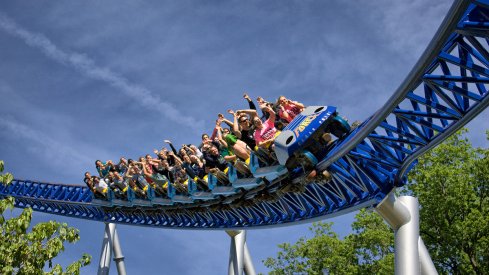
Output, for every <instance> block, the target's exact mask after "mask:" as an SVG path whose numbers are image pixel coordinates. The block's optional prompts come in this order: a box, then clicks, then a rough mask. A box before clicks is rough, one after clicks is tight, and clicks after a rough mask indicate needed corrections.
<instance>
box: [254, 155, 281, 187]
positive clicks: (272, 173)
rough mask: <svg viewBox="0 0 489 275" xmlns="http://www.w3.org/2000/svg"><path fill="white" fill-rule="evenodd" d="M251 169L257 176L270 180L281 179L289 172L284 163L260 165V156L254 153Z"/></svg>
mask: <svg viewBox="0 0 489 275" xmlns="http://www.w3.org/2000/svg"><path fill="white" fill-rule="evenodd" d="M250 171H251V173H252V174H253V176H255V178H264V179H266V180H267V181H268V182H273V181H275V180H280V179H282V178H284V177H285V176H286V175H287V173H288V171H287V168H286V167H285V166H283V165H273V166H266V167H260V163H259V162H258V157H257V156H256V155H255V154H253V153H251V155H250Z"/></svg>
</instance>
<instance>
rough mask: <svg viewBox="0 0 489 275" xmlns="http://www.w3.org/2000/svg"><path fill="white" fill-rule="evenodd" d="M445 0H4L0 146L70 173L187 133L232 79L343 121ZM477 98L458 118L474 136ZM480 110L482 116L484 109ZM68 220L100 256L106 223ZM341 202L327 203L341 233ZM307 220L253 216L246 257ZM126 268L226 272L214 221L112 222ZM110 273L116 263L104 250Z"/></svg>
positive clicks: (192, 134) (405, 65) (33, 175)
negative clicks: (159, 225)
mask: <svg viewBox="0 0 489 275" xmlns="http://www.w3.org/2000/svg"><path fill="white" fill-rule="evenodd" d="M450 4H451V3H450V1H441V0H440V1H419V0H415V1H409V2H407V1H387V0H376V1H358V2H353V1H102V2H101V1H81V2H74V1H3V2H1V3H0V45H2V49H1V51H0V60H1V65H0V159H3V160H5V162H6V168H7V170H8V171H10V172H12V173H13V174H14V175H15V176H16V177H17V178H22V179H33V180H41V181H49V182H63V183H73V184H81V183H82V177H83V173H84V172H85V171H86V170H89V171H95V170H94V166H93V162H94V160H96V159H102V160H106V159H118V158H119V157H120V156H127V157H131V158H135V157H138V156H141V155H144V154H146V153H148V152H151V151H152V149H153V148H160V147H161V146H162V145H163V140H164V139H171V140H173V141H174V143H175V144H178V145H179V144H182V143H198V141H199V139H200V134H202V133H204V132H210V130H211V128H212V125H213V121H214V120H215V119H216V115H217V113H219V112H223V113H224V112H225V110H227V109H228V108H233V109H240V108H245V107H246V106H247V105H246V104H245V101H244V100H243V98H242V94H243V91H248V93H249V94H250V95H251V96H252V97H253V98H256V97H257V96H262V97H264V98H265V99H269V100H274V99H276V98H277V97H278V96H279V95H285V96H287V97H289V98H291V99H294V100H298V101H301V102H303V103H304V104H306V105H328V104H329V105H334V106H337V107H338V108H339V110H340V112H341V113H342V114H343V115H344V116H346V117H348V118H349V119H350V120H351V121H353V120H362V119H365V118H367V117H368V116H370V115H371V114H373V112H375V111H376V110H377V109H378V108H380V107H381V106H382V105H383V104H384V103H385V101H386V100H387V99H388V98H389V97H390V95H391V94H392V93H393V92H394V91H395V89H396V88H397V86H398V85H399V84H400V83H401V81H402V80H403V79H404V77H405V76H406V75H407V73H408V72H409V71H410V70H411V68H412V66H413V65H414V63H415V62H416V60H417V59H418V57H419V56H420V55H421V53H422V51H423V50H424V49H425V47H426V45H427V44H428V42H429V41H430V40H431V38H432V36H433V35H434V33H435V31H436V29H437V28H438V26H439V24H440V23H441V21H442V19H443V17H444V15H445V14H446V12H447V11H448V9H449V6H450ZM487 114H488V112H487V111H486V112H484V113H482V114H480V115H479V117H478V118H477V119H476V120H474V121H473V122H472V123H471V124H469V128H470V130H471V136H470V138H471V140H472V142H473V143H474V144H475V145H478V146H485V147H487V142H486V141H485V134H484V131H485V130H486V129H489V125H488V120H487ZM484 118H485V119H484ZM53 218H55V219H57V220H59V221H66V222H68V223H69V224H71V225H72V226H75V227H77V228H79V229H80V232H81V238H82V239H81V241H80V242H79V243H77V244H76V245H74V246H70V247H69V248H68V249H67V252H66V253H64V254H63V255H62V256H61V257H60V258H59V262H61V263H68V262H71V261H73V260H74V259H76V257H77V256H78V255H81V253H82V252H88V253H90V254H92V255H93V257H94V263H93V264H92V265H91V266H90V267H88V268H85V269H84V270H83V274H93V273H94V272H95V270H96V268H97V263H98V258H99V253H100V246H101V240H102V237H103V226H104V225H103V224H101V223H94V222H87V221H83V220H76V219H68V218H62V217H55V216H51V215H47V214H41V213H37V214H36V215H35V218H34V220H35V221H46V220H49V219H53ZM351 220H352V215H347V216H345V217H341V218H337V219H333V221H335V222H336V226H335V228H336V229H337V231H338V232H339V233H340V234H342V235H344V234H347V233H348V230H349V229H348V228H349V223H350V222H351ZM307 227H308V225H307V224H305V225H297V226H291V227H285V228H276V229H267V230H253V231H249V233H248V245H249V248H250V251H251V254H252V257H253V258H254V264H255V266H256V269H257V271H258V272H266V269H265V267H264V266H263V265H262V263H261V260H263V259H265V258H266V257H267V256H272V255H275V254H276V251H277V248H276V246H277V244H279V243H281V242H287V241H288V242H292V241H294V240H296V239H298V238H299V237H300V236H303V235H307V234H308V232H307ZM118 231H119V235H120V237H121V238H122V249H123V252H124V254H125V256H126V264H127V270H128V272H129V274H142V273H143V272H145V273H148V274H155V273H162V272H161V271H162V270H166V273H167V274H224V273H226V270H227V260H228V251H229V238H228V237H227V235H226V234H225V233H224V232H221V231H214V232H206V231H180V230H174V229H151V228H142V227H130V226H118ZM112 271H113V273H115V266H113V270H112Z"/></svg>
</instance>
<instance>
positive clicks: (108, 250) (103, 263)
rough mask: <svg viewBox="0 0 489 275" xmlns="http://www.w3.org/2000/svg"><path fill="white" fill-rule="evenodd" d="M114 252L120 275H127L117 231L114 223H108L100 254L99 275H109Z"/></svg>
mask: <svg viewBox="0 0 489 275" xmlns="http://www.w3.org/2000/svg"><path fill="white" fill-rule="evenodd" d="M112 251H113V252H114V261H115V263H116V266H117V273H118V274H119V275H126V267H125V265H124V256H123V255H122V250H121V247H120V242H119V236H118V235H117V230H116V229H115V224H114V223H106V224H105V231H104V239H103V241H102V252H101V253H100V263H99V267H98V272H97V274H98V275H108V274H109V271H110V258H111V256H112Z"/></svg>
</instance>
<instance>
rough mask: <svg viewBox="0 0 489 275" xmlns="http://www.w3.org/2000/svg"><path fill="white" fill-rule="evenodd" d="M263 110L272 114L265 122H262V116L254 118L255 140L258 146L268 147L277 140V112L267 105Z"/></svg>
mask: <svg viewBox="0 0 489 275" xmlns="http://www.w3.org/2000/svg"><path fill="white" fill-rule="evenodd" d="M263 110H264V111H265V112H267V113H269V114H270V116H269V117H268V119H267V120H265V122H262V121H261V119H260V118H258V117H256V116H255V117H254V118H253V125H254V126H255V128H256V130H255V134H254V137H255V141H256V145H257V146H258V147H263V148H268V147H270V145H271V144H272V143H273V141H274V140H275V134H276V133H277V128H275V125H274V124H275V112H274V111H273V110H272V108H270V107H268V106H266V107H264V108H263Z"/></svg>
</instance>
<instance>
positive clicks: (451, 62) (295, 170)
mask: <svg viewBox="0 0 489 275" xmlns="http://www.w3.org/2000/svg"><path fill="white" fill-rule="evenodd" d="M488 84H489V1H487V0H479V1H455V2H454V4H453V5H452V7H451V9H450V11H449V12H448V14H447V16H446V18H445V19H444V21H443V23H442V24H441V26H440V28H439V29H438V31H437V33H436V34H435V36H434V38H433V39H432V41H431V42H430V44H429V45H428V47H427V49H426V50H425V51H424V53H423V54H422V56H421V57H420V59H419V60H418V62H417V63H416V64H415V66H414V68H413V69H412V70H411V72H410V73H409V74H408V76H407V77H406V78H405V80H404V81H403V82H402V84H401V85H400V86H399V88H398V89H397V90H396V91H395V93H394V94H393V95H392V96H391V98H389V100H388V101H387V102H386V103H385V104H384V106H383V107H382V108H380V109H379V110H378V111H376V112H375V113H374V114H373V115H372V116H370V117H368V118H367V119H365V120H364V121H363V122H362V123H361V124H360V125H358V127H356V128H354V129H349V128H345V133H342V134H338V135H337V136H338V139H336V140H335V141H334V142H333V143H331V144H328V145H322V144H320V143H319V141H317V140H315V139H314V136H315V135H317V133H318V132H320V131H323V130H324V129H322V128H324V127H320V125H319V124H320V123H321V121H318V120H317V119H320V116H318V115H317V114H318V113H321V112H322V111H324V110H329V109H331V108H333V109H334V107H331V106H323V107H322V109H321V110H319V111H318V110H317V109H316V110H308V109H309V108H308V109H306V110H305V111H304V112H306V111H307V112H309V113H304V112H303V113H302V114H301V115H299V116H298V117H296V118H295V119H294V121H292V123H291V125H289V126H288V128H286V129H284V130H289V131H288V133H289V135H290V134H291V133H294V131H295V133H299V131H298V130H297V129H299V128H298V127H301V125H302V128H300V129H301V131H300V133H299V134H298V135H291V136H286V135H285V134H286V132H287V131H283V132H282V134H281V135H282V137H280V136H279V137H278V138H277V139H276V141H275V145H276V148H278V149H280V148H281V149H280V150H283V152H285V153H283V154H281V155H280V156H279V154H277V157H278V158H279V160H280V159H282V161H275V162H273V161H269V162H267V161H263V160H262V159H260V157H259V155H257V154H252V155H251V157H250V160H249V162H248V163H247V165H248V168H249V171H250V172H251V173H250V174H249V175H247V176H243V175H242V174H241V173H239V172H237V171H236V169H234V168H233V167H232V166H229V167H228V169H227V171H226V172H225V176H222V175H221V176H216V175H214V174H209V175H208V176H207V177H206V178H205V181H206V182H205V185H207V187H208V188H207V189H203V188H202V187H201V184H199V182H198V180H196V179H192V178H189V179H188V193H179V192H178V191H176V190H175V189H174V188H172V185H171V184H170V185H169V187H168V194H167V196H164V197H161V196H157V195H155V192H154V190H152V188H149V189H148V190H147V197H146V198H144V199H142V198H138V197H137V196H134V194H131V191H129V190H128V198H127V199H124V200H121V199H118V198H116V197H114V196H109V198H108V199H107V200H101V199H95V198H94V195H93V194H92V192H91V190H89V189H88V188H87V187H86V186H82V185H66V184H55V183H45V182H37V181H30V180H21V179H15V180H14V181H13V182H12V183H11V184H10V185H8V186H3V185H0V197H5V196H13V197H15V200H16V201H15V203H16V206H17V207H20V208H24V207H31V208H32V209H33V210H35V211H40V212H45V213H50V214H55V215H62V216H68V217H74V218H81V219H86V220H92V221H100V222H105V223H115V224H128V225H138V226H148V227H163V228H169V227H171V228H181V229H204V230H210V229H221V230H222V229H225V230H238V229H246V228H251V227H253V228H260V227H273V226H284V225H289V224H294V223H301V222H311V221H315V220H320V219H325V218H328V217H332V216H337V215H342V214H345V213H347V212H350V211H354V210H357V209H360V208H364V207H369V206H375V205H377V204H379V203H380V202H382V201H383V200H384V199H385V198H386V197H387V196H388V194H389V193H391V191H393V190H394V189H395V188H396V187H399V186H403V185H405V184H406V183H407V179H406V174H407V173H408V172H409V171H410V169H411V168H412V167H413V166H414V165H415V164H416V159H417V158H418V157H419V156H421V155H422V154H424V153H425V152H427V151H428V150H430V149H431V148H433V147H435V146H436V145H438V144H440V143H441V142H442V141H443V140H445V139H446V138H447V137H448V136H450V135H452V134H453V133H454V132H456V131H457V130H459V129H460V128H462V127H463V126H464V125H465V124H467V123H468V122H469V121H470V120H471V119H473V118H474V117H476V116H477V115H478V114H479V113H481V112H482V111H483V110H484V109H486V108H487V106H488V105H489V98H488V96H487V94H488V88H489V85H488ZM316 107H320V106H316ZM330 111H331V110H330ZM332 112H334V110H333V111H332ZM311 115H312V116H314V117H312V118H311ZM308 119H309V120H310V121H307V120H308ZM311 121H312V123H311ZM308 122H309V123H308ZM314 123H318V125H319V126H317V127H312V126H311V127H307V126H308V125H313V124H314ZM305 124H307V125H305ZM289 137H290V138H289ZM302 138H303V141H301V140H300V139H302ZM292 139H297V144H298V145H296V148H295V149H294V150H293V152H292V153H291V154H290V155H289V153H288V152H287V150H288V148H290V146H289V145H288V144H286V143H287V141H288V142H289V143H290V142H291V141H292ZM292 143H293V142H292ZM308 146H309V147H308ZM312 147H313V148H316V149H314V150H315V151H314V150H313V151H311V150H309V149H307V148H312ZM326 147H327V148H326ZM306 149H307V150H306ZM296 152H300V154H301V155H300V156H299V157H298V158H302V159H304V158H305V159H306V160H307V161H306V162H304V161H294V162H290V161H289V162H288V163H286V162H287V161H288V158H292V156H293V155H297V154H296ZM318 152H319V153H318ZM304 156H305V157H304ZM290 163H293V164H294V165H295V167H294V165H291V164H290ZM311 169H314V170H316V171H318V174H321V173H324V172H325V171H327V173H328V174H329V175H331V177H330V178H328V179H327V180H326V179H323V178H321V177H319V178H318V179H317V180H312V181H304V180H303V178H304V177H303V176H304V175H305V174H307V173H308V172H309V171H310V170H311ZM298 178H299V180H297V179H298Z"/></svg>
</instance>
